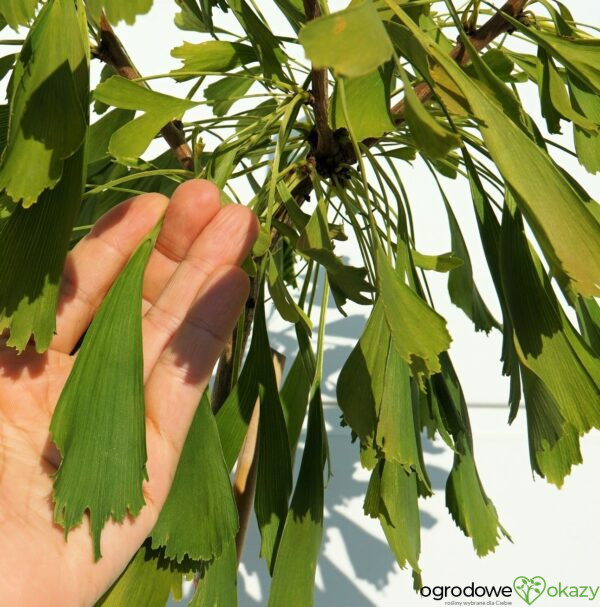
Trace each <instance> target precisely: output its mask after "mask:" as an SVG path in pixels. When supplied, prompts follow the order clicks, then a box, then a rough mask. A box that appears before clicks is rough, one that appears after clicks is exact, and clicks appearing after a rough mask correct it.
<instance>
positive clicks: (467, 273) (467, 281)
mask: <svg viewBox="0 0 600 607" xmlns="http://www.w3.org/2000/svg"><path fill="white" fill-rule="evenodd" d="M442 196H443V199H444V206H445V207H446V212H447V213H448V223H449V224H450V235H451V239H452V245H451V246H452V251H454V252H455V253H456V255H457V256H458V257H459V258H460V259H462V260H463V262H464V263H463V264H462V265H461V266H460V267H458V268H456V269H453V270H451V271H450V274H449V275H448V293H449V294H450V301H451V302H452V303H453V304H454V305H455V306H457V307H459V308H460V309H461V310H462V311H463V312H464V313H465V314H466V315H467V316H468V317H469V318H470V319H471V320H472V321H473V324H474V325H475V330H476V331H485V332H486V333H489V332H490V331H491V330H492V328H496V329H498V330H500V329H501V325H500V324H499V323H498V321H497V320H496V319H495V318H494V316H493V314H492V313H491V312H490V311H489V309H488V307H487V306H486V304H485V301H483V298H482V297H481V295H480V293H479V289H477V286H476V284H475V280H474V279H473V267H472V266H471V257H470V256H469V250H468V249H467V244H466V243H465V239H464V238H463V235H462V232H461V230H460V225H459V223H458V221H457V220H456V217H455V215H454V211H452V207H451V206H450V203H449V202H448V200H447V198H446V196H445V195H444V194H443V193H442Z"/></svg>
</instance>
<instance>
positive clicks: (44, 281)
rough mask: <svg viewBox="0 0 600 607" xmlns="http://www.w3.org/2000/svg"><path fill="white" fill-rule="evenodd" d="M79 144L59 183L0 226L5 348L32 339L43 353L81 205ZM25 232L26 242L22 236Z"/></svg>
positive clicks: (0, 305) (1, 325)
mask: <svg viewBox="0 0 600 607" xmlns="http://www.w3.org/2000/svg"><path fill="white" fill-rule="evenodd" d="M83 160H84V152H83V146H82V147H81V148H80V150H79V151H78V152H77V153H76V154H75V156H73V157H72V158H69V159H68V160H67V161H66V162H65V165H64V170H63V174H62V177H61V180H60V181H59V182H58V184H57V186H56V187H55V188H54V189H53V190H46V191H45V192H44V193H43V194H42V195H41V197H40V199H39V201H38V203H37V204H35V205H34V206H33V207H31V208H29V209H25V208H23V207H22V206H21V205H17V206H16V207H15V209H14V210H13V211H12V213H11V214H10V216H9V217H8V218H7V219H5V220H4V221H3V222H2V224H0V284H1V285H2V289H0V330H3V329H6V328H8V329H9V330H10V336H9V338H8V341H7V345H9V346H12V347H14V348H16V349H17V350H18V351H22V350H24V349H25V347H26V346H27V344H28V342H29V339H30V338H31V337H33V339H34V341H35V348H36V350H37V351H38V352H44V351H45V350H47V349H48V346H49V345H50V342H51V341H52V338H53V337H54V330H55V328H56V307H57V305H58V296H59V289H60V282H61V277H62V272H63V267H64V264H65V258H66V256H67V251H68V248H69V240H70V238H71V228H72V226H73V223H74V222H75V219H76V217H77V213H78V211H79V207H80V204H81V193H82V190H83V171H84V166H83ZM24 234H27V238H23V235H24Z"/></svg>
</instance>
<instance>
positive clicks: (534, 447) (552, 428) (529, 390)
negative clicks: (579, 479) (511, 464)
mask: <svg viewBox="0 0 600 607" xmlns="http://www.w3.org/2000/svg"><path fill="white" fill-rule="evenodd" d="M521 373H522V376H523V393H524V396H525V403H526V412H527V435H528V438H529V459H530V461H531V468H532V470H534V471H535V472H537V473H538V474H539V475H540V476H541V477H542V478H545V479H546V480H547V481H548V482H549V483H552V484H554V485H556V486H557V487H558V488H560V487H562V485H563V483H564V479H565V477H566V476H568V475H569V474H570V473H571V468H572V467H573V466H574V465H577V464H581V463H582V462H583V458H582V457H581V452H580V450H579V435H578V432H577V429H576V428H575V427H573V425H571V424H570V423H569V422H568V421H566V420H565V419H564V417H563V416H562V414H561V413H560V406H559V404H558V403H557V402H556V399H555V398H554V396H553V395H552V393H551V392H550V391H549V390H548V388H547V387H546V385H545V384H544V382H543V381H542V380H541V379H540V378H539V377H538V376H537V375H536V374H535V373H533V372H532V371H530V370H529V369H528V368H527V367H525V366H523V367H522V371H521Z"/></svg>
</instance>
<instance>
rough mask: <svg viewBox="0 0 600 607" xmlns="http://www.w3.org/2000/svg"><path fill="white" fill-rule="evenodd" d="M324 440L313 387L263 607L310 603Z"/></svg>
mask: <svg viewBox="0 0 600 607" xmlns="http://www.w3.org/2000/svg"><path fill="white" fill-rule="evenodd" d="M326 441H327V435H326V432H325V423H324V420H323V405H322V403H321V395H320V391H319V390H317V391H316V393H315V396H314V397H313V399H312V401H311V403H310V407H309V412H308V426H307V430H306V443H305V445H304V452H303V454H302V463H301V465H300V472H299V473H298V480H297V482H296V487H295V489H294V495H293V497H292V502H291V504H290V509H289V512H288V514H287V517H286V519H285V526H284V528H283V534H282V536H281V542H280V545H279V549H278V551H277V560H276V561H275V568H274V570H273V581H272V583H271V592H270V594H269V600H268V602H267V607H287V606H288V605H303V606H305V605H306V607H312V605H314V593H315V573H316V570H317V561H318V559H319V552H320V549H321V540H322V537H323V508H324V505H325V486H324V481H323V467H324V466H325V459H326V453H327V450H326V446H325V445H326Z"/></svg>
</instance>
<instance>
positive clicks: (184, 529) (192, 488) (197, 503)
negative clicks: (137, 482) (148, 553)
mask: <svg viewBox="0 0 600 607" xmlns="http://www.w3.org/2000/svg"><path fill="white" fill-rule="evenodd" d="M237 530H238V515H237V509H236V506H235V501H234V499H233V491H232V489H231V483H230V481H229V471H228V469H227V466H226V465H225V460H224V459H223V451H222V448H221V443H220V439H219V431H218V429H217V424H216V422H215V418H214V415H213V413H212V409H211V407H210V402H209V399H208V395H207V393H206V392H205V393H204V396H203V397H202V401H201V402H200V405H199V407H198V409H197V411H196V415H195V416H194V420H193V421H192V425H191V427H190V430H189V432H188V435H187V439H186V441H185V444H184V447H183V451H182V453H181V458H180V460H179V464H178V466H177V472H176V473H175V478H174V479H173V484H172V485H171V490H170V492H169V496H168V497H167V501H166V502H165V505H164V506H163V508H162V510H161V512H160V516H159V518H158V521H157V523H156V525H155V526H154V529H153V530H152V534H151V538H152V549H154V550H156V549H158V548H160V547H164V548H165V550H164V556H165V557H166V558H168V559H172V560H175V561H177V562H178V563H181V562H182V561H183V560H184V558H186V557H187V558H189V559H192V560H194V561H199V560H204V561H209V560H211V559H212V558H215V557H219V556H220V555H221V554H222V553H223V551H224V550H225V546H227V545H228V544H230V543H235V542H234V540H235V534H236V532H237Z"/></svg>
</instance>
